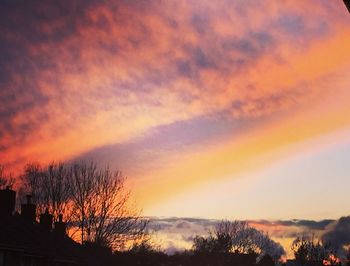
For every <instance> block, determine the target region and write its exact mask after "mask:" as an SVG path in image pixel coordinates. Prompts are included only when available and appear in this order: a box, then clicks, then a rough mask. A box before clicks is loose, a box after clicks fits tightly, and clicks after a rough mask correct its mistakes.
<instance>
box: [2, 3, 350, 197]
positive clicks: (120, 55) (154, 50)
mask: <svg viewBox="0 0 350 266" xmlns="http://www.w3.org/2000/svg"><path fill="white" fill-rule="evenodd" d="M0 5H1V10H0V17H1V18H0V32H1V35H0V36H1V37H0V50H1V55H0V66H1V69H2V71H1V74H0V85H1V90H0V101H1V105H0V119H1V124H0V157H1V163H5V164H6V165H7V166H9V167H10V168H12V169H13V170H15V171H19V169H20V168H21V167H22V166H23V164H24V163H25V162H27V161H32V160H37V161H42V162H45V161H48V160H52V159H62V160H69V159H75V158H86V157H89V158H92V159H96V158H97V157H99V154H100V153H101V152H103V151H108V155H106V157H105V159H101V161H112V163H113V162H114V161H116V160H117V159H118V160H119V159H120V158H121V163H120V164H123V163H124V162H125V163H126V166H125V172H126V174H128V173H131V174H132V176H135V177H141V176H142V177H143V179H144V183H147V184H153V183H154V182H158V181H159V180H160V179H162V178H163V176H165V178H163V179H167V180H168V179H169V180H172V179H176V180H177V181H176V182H177V183H176V182H174V183H173V184H174V186H171V187H173V188H174V193H176V191H177V189H178V190H179V189H181V188H182V187H183V184H184V183H185V182H187V184H188V185H189V186H190V185H191V184H196V183H198V182H199V180H200V181H201V180H202V179H216V178H218V177H220V176H223V175H227V174H234V173H235V171H236V170H235V169H232V168H231V166H228V165H232V160H235V159H237V158H239V164H240V165H242V167H246V166H247V162H248V161H249V160H250V159H251V158H252V157H253V156H255V155H256V154H265V153H268V152H270V151H273V150H276V149H279V148H281V147H284V146H287V145H289V144H294V143H297V142H302V141H304V140H306V139H310V138H313V137H315V136H319V135H322V134H327V133H330V132H333V131H336V130H338V129H342V128H344V127H348V126H349V124H350V121H349V116H348V114H349V106H348V103H347V102H346V101H345V99H346V98H347V97H349V91H348V90H347V85H348V83H349V80H348V78H347V72H348V71H347V70H348V67H349V59H350V55H349V53H348V52H347V47H349V45H350V39H349V36H350V34H349V33H350V26H349V21H348V20H347V19H346V18H345V16H344V14H345V12H346V10H344V8H343V6H342V3H338V2H335V1H332V2H330V1H308V2H305V3H298V4H296V3H295V1H284V2H283V3H282V2H278V3H277V2H274V1H266V2H259V3H257V2H256V1H235V2H232V1H224V0H222V1H216V2H215V3H214V2H212V1H200V3H199V2H198V1H186V2H182V1H176V2H164V1H147V2H145V1H137V2H134V1H117V2H114V1H74V3H72V2H69V1H61V2H60V3H55V4H53V3H34V2H31V1H29V2H28V1H20V2H16V3H13V2H10V1H3V2H2V3H1V4H0ZM321 118H322V119H321ZM305 125H312V128H308V127H305ZM191 126H192V128H191ZM195 128H196V129H195ZM237 128H239V130H237ZM291 128H292V129H294V128H296V129H297V130H293V131H292V133H293V134H292V133H290V132H291V130H290V129H291ZM169 129H170V130H169ZM169 131H172V133H169ZM202 131H203V132H204V133H203V132H202ZM286 132H287V133H288V134H287V133H286ZM243 133H244V134H243ZM171 134H173V135H172V136H170V137H169V135H171ZM152 136H153V137H152ZM218 136H220V138H218ZM281 136H283V137H281ZM155 137H156V139H155ZM251 140H253V141H251ZM168 141H169V143H167V142H168ZM181 143H182V145H181ZM183 143H186V144H187V145H183ZM257 143H264V145H258V146H257V145H256V144H257ZM167 144H169V145H167ZM138 145H139V146H138ZM256 147H258V148H256ZM140 150H141V151H142V152H143V153H142V152H141V153H139V151H140ZM119 152H123V155H114V153H119ZM237 152H238V153H239V154H237V155H235V156H232V154H233V153H237ZM184 154H185V155H184ZM125 158H127V159H125ZM98 159H100V157H99V158H97V160H98ZM136 159H137V161H138V162H139V164H138V165H136V166H135V164H132V162H135V161H136ZM169 162H171V163H169ZM203 162H217V163H216V164H215V166H213V165H214V164H212V163H206V165H205V167H202V165H203ZM120 164H119V165H120ZM119 165H118V166H119ZM184 165H185V166H184ZM122 167H124V166H122ZM133 168H137V169H135V170H133ZM201 168H203V169H202V170H198V169H201ZM164 169H168V170H167V171H169V172H170V174H169V173H168V172H167V171H163V170H164ZM217 169H220V171H217ZM188 170H191V171H192V170H193V171H192V172H191V176H193V178H192V177H191V178H186V180H184V179H181V178H180V179H177V177H179V176H184V177H185V176H186V171H188ZM145 173H146V174H145ZM175 175H176V176H177V177H176V176H175ZM190 179H191V180H192V181H191V180H190ZM152 180H153V181H154V182H152ZM144 183H142V185H140V186H141V187H142V189H143V185H144ZM159 184H160V186H163V184H162V182H160V183H159ZM145 187H147V186H145ZM169 187H170V186H169ZM158 188H159V186H156V187H153V190H152V189H150V190H147V191H146V192H145V195H146V196H147V195H150V194H155V193H149V192H150V191H155V190H158ZM165 192H166V193H165V194H169V191H165ZM146 196H145V197H146ZM163 196H164V195H163ZM159 197H161V193H160V194H159ZM156 200H158V199H156Z"/></svg>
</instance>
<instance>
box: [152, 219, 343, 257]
mask: <svg viewBox="0 0 350 266" xmlns="http://www.w3.org/2000/svg"><path fill="white" fill-rule="evenodd" d="M342 219H343V218H341V219H340V220H339V221H342ZM219 222H220V220H215V219H201V218H176V217H173V218H155V217H153V218H151V219H150V223H149V225H148V229H149V230H150V232H153V233H152V234H153V236H154V238H155V239H156V241H157V242H159V243H160V245H161V248H162V249H164V250H170V251H171V253H174V252H175V251H179V250H183V249H189V248H191V247H192V244H193V239H194V237H195V236H196V235H200V236H206V235H208V233H209V231H210V230H213V229H214V227H215V226H216V225H217V224H218V223H219ZM247 222H248V223H249V224H250V225H251V226H253V227H254V228H256V229H258V230H260V231H263V232H264V233H267V234H268V235H269V236H270V237H271V238H272V239H273V240H275V241H276V242H277V243H281V244H282V245H283V248H284V249H285V250H286V252H287V254H288V256H292V254H291V250H290V247H291V244H292V241H293V240H294V239H295V238H296V237H300V236H302V235H309V234H312V233H314V234H315V235H318V236H320V237H321V236H322V235H323V236H324V237H327V235H329V234H330V231H329V229H328V228H329V226H331V225H333V224H335V223H336V221H335V220H322V221H313V220H283V221H268V220H250V221H247ZM341 239H342V238H340V239H339V240H341Z"/></svg>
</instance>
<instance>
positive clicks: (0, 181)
mask: <svg viewBox="0 0 350 266" xmlns="http://www.w3.org/2000/svg"><path fill="white" fill-rule="evenodd" d="M14 184H15V179H14V178H13V177H12V175H11V174H7V173H6V172H5V167H4V166H3V165H1V164H0V189H3V188H5V187H12V186H13V185H14Z"/></svg>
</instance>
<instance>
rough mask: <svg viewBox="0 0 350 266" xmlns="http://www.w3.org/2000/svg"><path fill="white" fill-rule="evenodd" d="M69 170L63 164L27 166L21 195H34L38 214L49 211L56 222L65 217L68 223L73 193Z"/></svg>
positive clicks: (23, 176)
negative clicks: (69, 206)
mask: <svg viewBox="0 0 350 266" xmlns="http://www.w3.org/2000/svg"><path fill="white" fill-rule="evenodd" d="M68 170H69V169H67V167H66V166H65V164H64V163H61V162H51V163H49V164H48V165H47V166H46V167H41V166H40V165H39V164H35V163H31V164H28V165H26V167H25V169H24V174H23V175H22V183H23V189H22V191H21V194H24V193H25V194H30V195H32V197H33V199H34V201H35V203H36V205H37V208H38V213H43V212H44V211H45V210H46V209H47V210H48V211H49V212H50V213H51V214H52V215H53V217H54V220H58V217H59V215H64V218H65V220H66V221H68V220H70V212H69V211H68V205H69V204H70V197H71V192H70V188H69V184H68V178H69V174H70V173H69V171H68Z"/></svg>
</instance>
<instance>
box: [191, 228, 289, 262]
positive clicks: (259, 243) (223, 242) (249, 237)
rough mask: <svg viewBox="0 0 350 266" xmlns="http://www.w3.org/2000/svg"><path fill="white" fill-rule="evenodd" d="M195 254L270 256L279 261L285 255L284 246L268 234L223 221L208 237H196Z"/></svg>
mask: <svg viewBox="0 0 350 266" xmlns="http://www.w3.org/2000/svg"><path fill="white" fill-rule="evenodd" d="M193 250H194V251H195V252H201V253H203V252H219V253H228V252H232V253H237V254H257V255H261V256H263V255H265V254H268V255H270V256H271V257H273V258H274V259H275V260H278V259H279V258H280V257H281V256H282V255H283V254H284V250H283V248H282V246H281V245H280V244H278V243H276V242H275V241H273V240H271V239H270V237H269V236H268V235H267V234H264V233H263V232H261V231H258V230H257V229H255V228H253V227H251V226H249V224H248V223H247V222H243V221H221V222H220V223H219V224H217V226H216V227H215V229H214V230H213V231H210V232H209V236H208V237H202V236H196V237H195V238H194V244H193Z"/></svg>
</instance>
